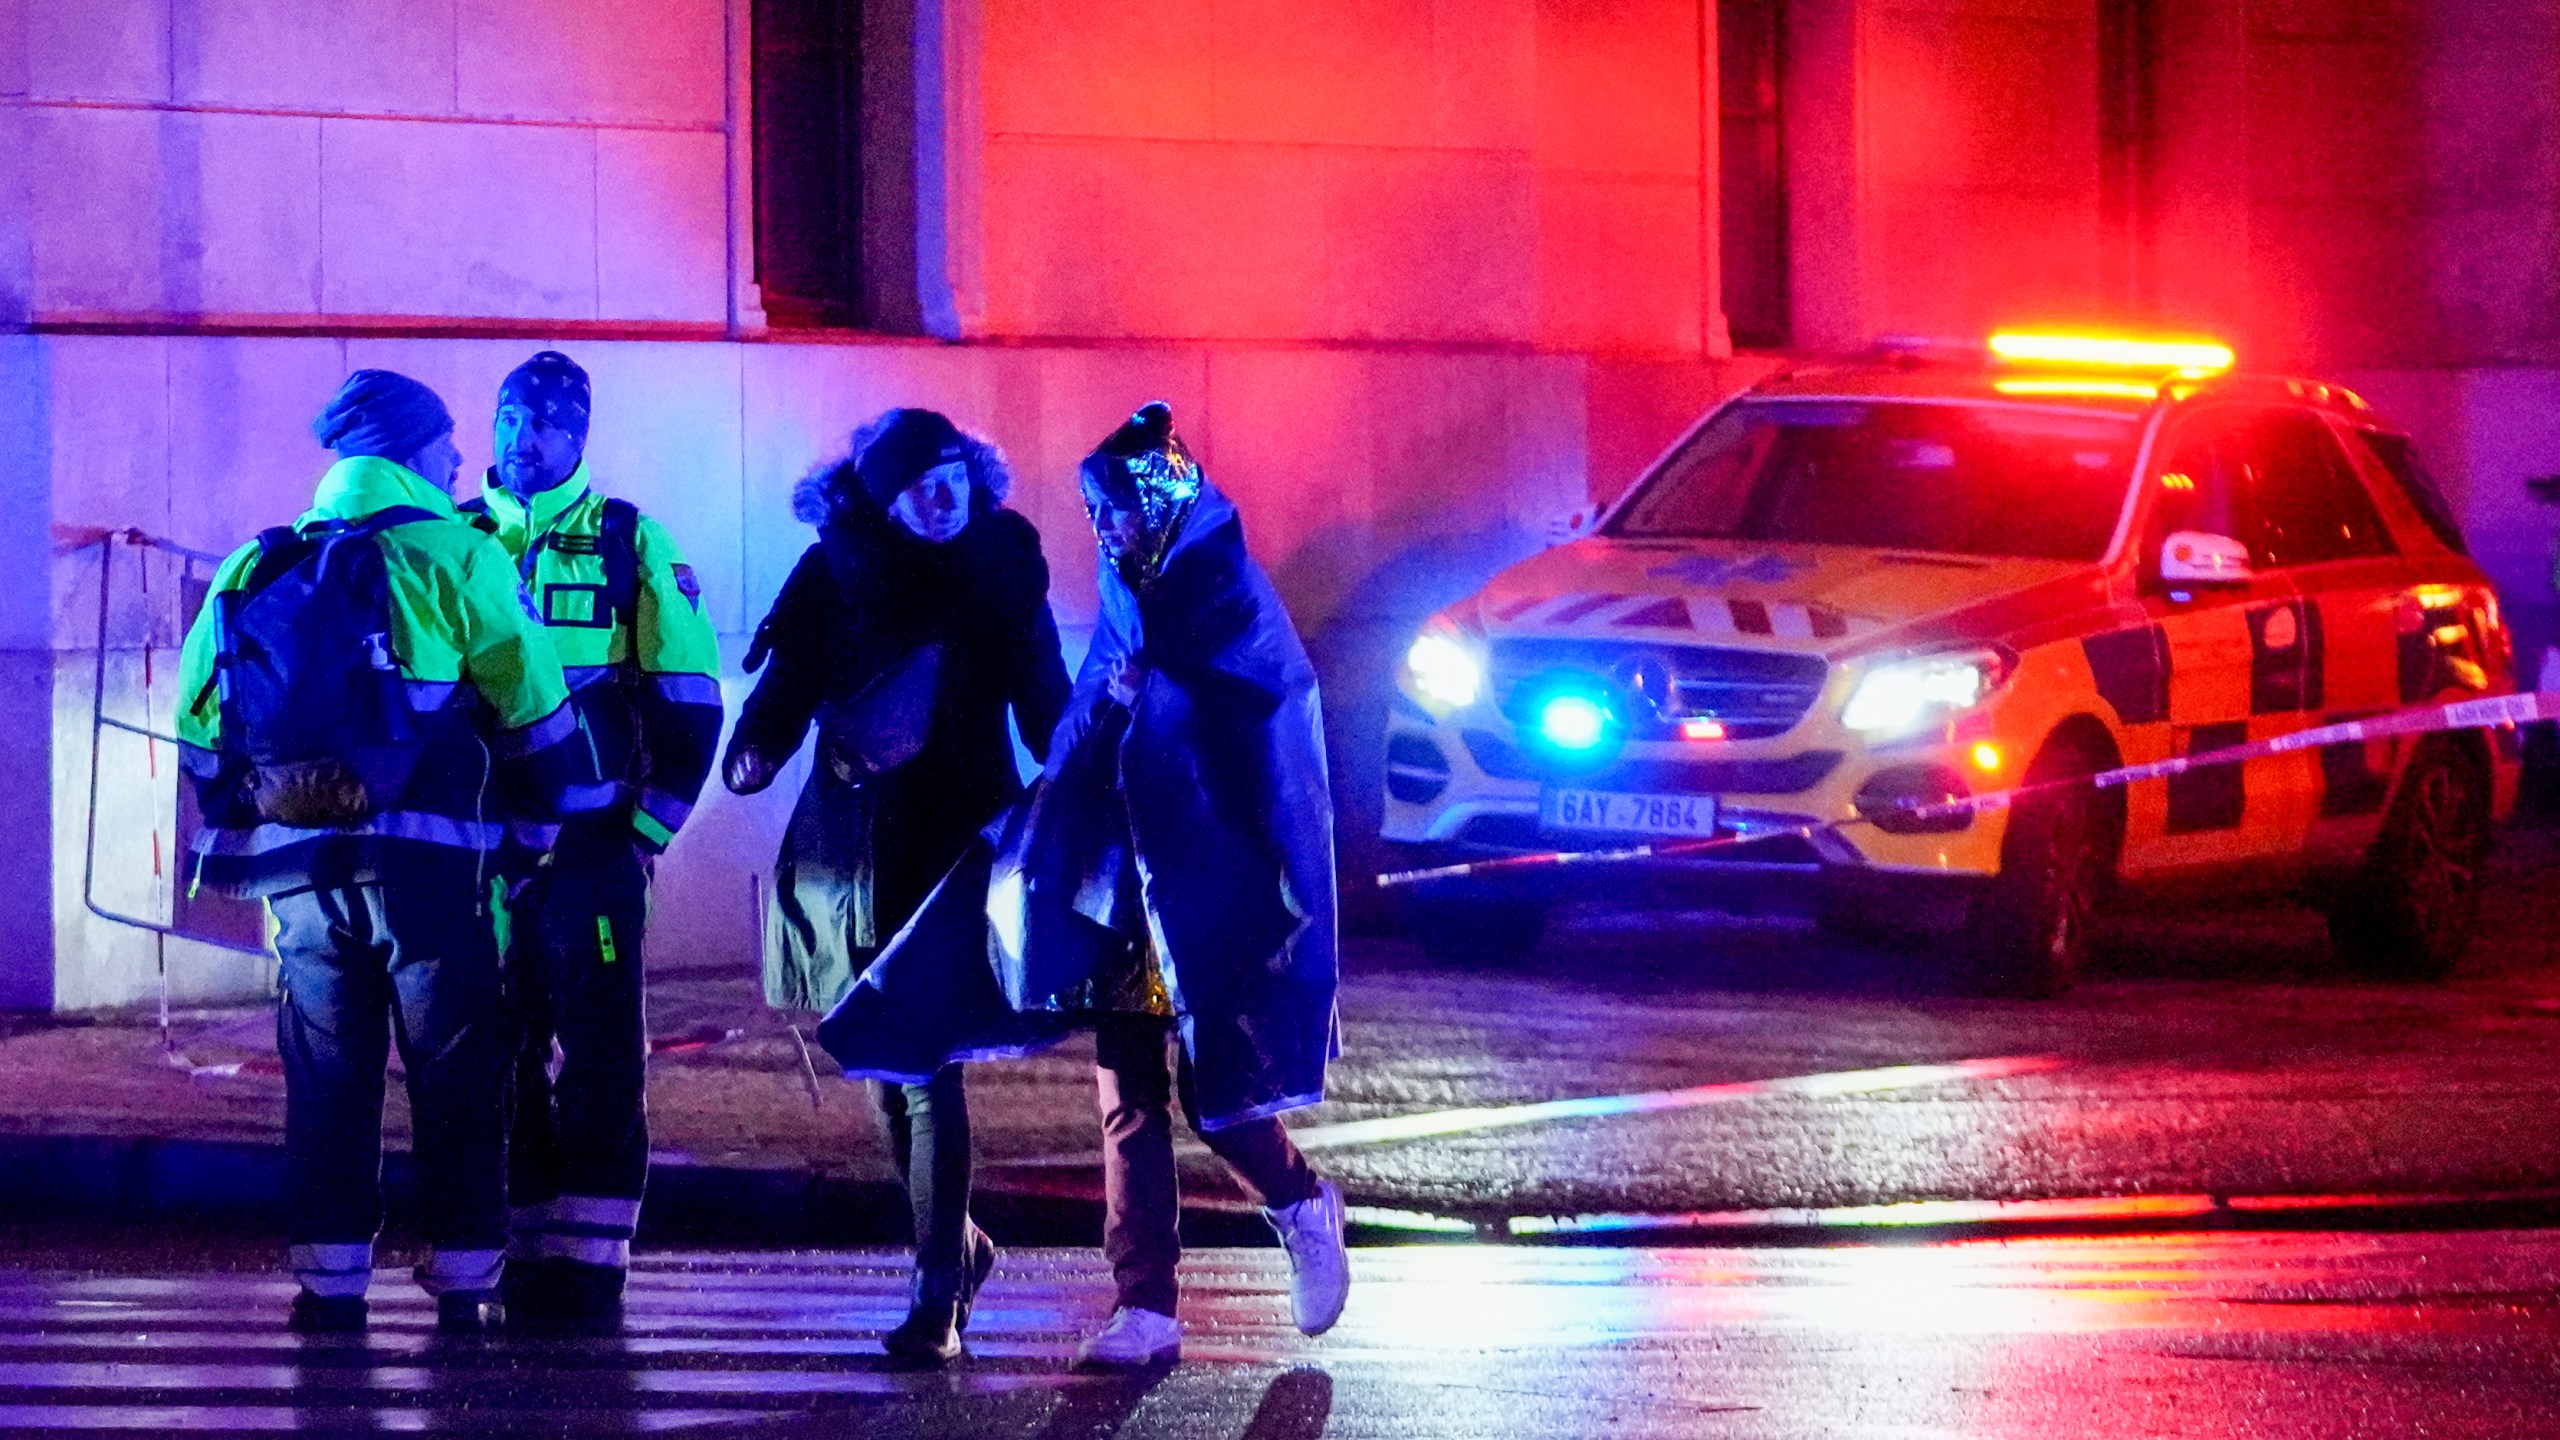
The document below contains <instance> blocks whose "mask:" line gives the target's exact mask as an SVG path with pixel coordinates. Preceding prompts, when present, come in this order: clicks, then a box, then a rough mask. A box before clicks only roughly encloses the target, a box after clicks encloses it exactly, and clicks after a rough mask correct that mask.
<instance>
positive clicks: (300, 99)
mask: <svg viewBox="0 0 2560 1440" xmlns="http://www.w3.org/2000/svg"><path fill="white" fill-rule="evenodd" d="M172 10H174V23H172V31H174V41H172V51H174V54H172V69H174V74H177V95H174V97H177V100H179V102H200V105H276V108H292V110H340V113H356V115H451V113H453V0H366V3H361V5H307V3H302V0H184V3H179V5H174V8H172Z"/></svg>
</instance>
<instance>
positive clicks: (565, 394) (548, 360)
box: [498, 350, 592, 442]
mask: <svg viewBox="0 0 2560 1440" xmlns="http://www.w3.org/2000/svg"><path fill="white" fill-rule="evenodd" d="M591 393H592V392H591V389H590V387H589V385H588V384H587V372H586V371H584V370H581V369H579V368H578V362H577V361H575V360H572V359H570V358H569V357H568V356H566V355H563V354H561V353H560V352H559V351H557V350H542V351H537V352H536V353H535V354H534V356H533V358H532V359H530V360H527V361H525V362H524V363H523V364H521V365H519V366H517V367H516V368H514V369H513V370H510V371H508V372H507V378H506V379H504V380H501V381H499V382H498V405H499V408H501V409H504V408H505V407H507V406H509V405H521V406H523V407H524V408H526V409H527V410H530V411H532V412H533V413H534V414H536V415H538V416H540V417H542V419H543V420H544V421H546V422H548V423H549V424H551V425H554V426H556V427H558V428H560V429H562V430H567V431H570V432H572V433H573V434H575V435H576V436H577V437H578V439H579V440H580V441H581V442H583V441H584V440H585V439H586V438H587V410H588V406H589V402H590V396H591Z"/></svg>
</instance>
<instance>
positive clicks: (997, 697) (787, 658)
mask: <svg viewBox="0 0 2560 1440" xmlns="http://www.w3.org/2000/svg"><path fill="white" fill-rule="evenodd" d="M976 503H977V504H978V505H979V506H980V507H982V508H981V509H980V512H979V514H978V515H977V516H976V517H975V518H974V519H972V520H971V521H970V522H969V525H968V528H967V529H965V530H963V531H961V533H960V535H959V536H958V538H956V539H953V540H951V541H949V542H948V543H946V544H941V545H934V544H929V543H927V542H925V541H922V540H918V539H916V538H915V537H914V536H912V535H910V534H909V533H908V532H907V531H906V530H905V529H904V528H902V527H900V526H898V525H897V524H896V523H895V522H893V521H891V520H889V519H888V518H887V517H885V516H883V515H881V514H880V513H879V512H878V511H876V510H872V509H870V508H868V507H866V506H863V505H861V504H859V503H855V504H851V505H844V506H840V507H838V508H837V509H836V510H835V511H834V512H833V513H831V514H829V515H828V517H827V518H826V520H825V522H824V523H822V524H821V525H820V527H819V532H818V543H816V544H814V545H812V546H810V547H809V549H808V551H807V552H806V553H805V554H803V555H802V556H801V557H800V563H799V564H798V565H797V566H796V567H794V568H793V570H792V572H791V576H790V578H789V579H788V580H786V581H784V582H783V586H782V593H781V594H780V596H778V597H777V598H776V599H775V601H774V605H773V611H772V613H771V614H769V615H767V616H766V617H765V620H764V623H763V624H762V625H760V626H758V627H757V630H756V639H755V643H754V645H753V647H752V648H751V650H750V653H749V660H750V664H749V668H750V669H753V668H755V662H756V661H757V660H758V659H760V658H761V657H762V655H763V653H765V652H769V653H770V656H771V663H770V666H769V667H768V668H766V669H765V671H764V674H763V677H762V678H761V679H760V680H758V681H757V683H756V688H755V693H754V694H752V695H750V696H749V697H748V698H747V703H746V706H745V708H744V709H743V710H742V711H741V712H740V714H739V716H738V729H737V734H736V737H735V738H733V740H732V742H731V743H732V746H733V747H734V746H735V745H737V744H740V743H745V744H751V745H753V746H755V747H756V748H757V749H758V750H760V751H762V752H764V753H765V754H766V755H768V756H770V757H772V759H773V761H774V763H776V764H777V765H778V764H780V763H781V761H782V760H784V759H785V758H787V757H789V756H790V755H791V753H792V752H793V751H795V750H797V749H798V748H799V747H800V743H801V741H802V739H803V738H805V737H806V736H807V734H808V732H809V728H810V726H811V724H812V722H813V721H816V720H819V719H820V718H822V716H823V713H824V711H825V709H826V707H828V706H831V705H837V704H842V703H843V702H845V701H847V700H849V699H851V698H852V697H853V696H854V695H855V694H857V693H858V692H859V691H860V690H861V689H862V687H863V686H864V685H866V684H868V683H870V682H871V681H872V680H873V679H874V678H875V677H877V676H879V675H880V674H881V673H882V672H883V671H884V670H886V669H888V668H889V667H890V666H892V665H894V664H896V663H897V662H898V661H900V660H902V659H904V658H906V657H907V656H908V655H910V654H912V653H914V652H915V651H916V650H917V649H918V648H920V647H922V646H924V645H927V644H932V643H936V642H939V643H940V644H941V645H942V646H943V658H942V666H941V679H940V688H939V690H938V692H937V697H936V702H935V707H934V716H933V722H932V728H931V730H930V731H929V732H928V734H927V737H926V740H925V744H924V748H923V749H922V750H921V751H920V752H919V753H917V755H916V756H915V757H914V758H913V759H911V760H909V761H908V762H907V763H905V764H904V765H901V766H899V767H898V768H896V769H894V770H891V771H889V772H888V773H886V774H884V775H880V776H876V777H873V778H872V779H870V780H868V781H865V782H863V783H860V784H848V783H846V782H845V781H843V780H840V779H838V778H837V777H836V775H835V773H834V771H833V770H832V769H831V768H830V767H829V766H828V765H827V763H826V760H825V757H824V756H823V755H821V756H819V757H818V761H817V763H816V764H814V765H813V766H812V767H811V769H810V774H809V781H808V784H807V785H806V786H804V787H803V788H802V790H801V792H800V801H799V804H798V805H797V806H796V807H795V808H794V809H793V810H792V813H791V823H790V827H789V828H788V829H787V830H785V831H784V832H783V837H782V851H781V854H780V856H779V857H778V858H777V859H776V860H775V863H774V884H773V893H772V897H771V899H770V900H769V901H768V902H767V904H766V907H765V923H764V984H765V999H766V1001H767V1002H768V1003H770V1004H772V1005H775V1006H778V1007H782V1008H786V1009H808V1010H825V1009H827V1008H829V1007H831V1006H833V1005H834V1004H835V1003H836V1002H837V1001H838V1000H839V999H841V998H842V997H843V995H844V993H845V991H846V990H847V989H848V988H850V987H851V985H852V984H853V979H854V977H855V976H857V975H859V974H861V973H862V971H863V968H864V967H865V966H866V965H868V964H869V963H870V960H871V956H872V954H873V953H874V952H875V951H877V950H878V949H879V947H880V946H881V945H882V944H883V943H885V942H886V941H887V940H888V939H889V937H891V936H892V935H895V934H896V933H897V931H898V929H899V927H901V926H903V925H904V924H905V923H906V921H907V918H908V917H909V916H910V915H911V914H913V913H914V911H915V909H916V907H917V906H918V905H919V904H921V903H922V902H923V900H924V898H925V896H926V895H927V894H928V893H930V892H931V890H932V888H933V885H934V882H935V881H936V880H938V879H940V878H941V876H942V873H943V872H944V871H945V870H948V869H949V868H950V867H951V864H952V862H953V861H954V860H956V859H958V858H959V856H960V854H961V852H962V851H963V850H965V849H966V848H967V846H968V844H969V841H970V839H971V837H972V836H974V835H975V834H976V833H977V831H978V830H979V828H980V827H982V826H984V825H985V824H987V822H988V821H990V820H991V819H993V818H995V817H996V816H997V815H999V814H1001V813H1002V812H1003V811H1004V810H1005V808H1006V807H1007V806H1008V805H1010V804H1011V803H1012V802H1013V800H1014V798H1015V796H1017V795H1019V794H1020V793H1021V790H1022V784H1021V780H1020V777H1019V774H1018V772H1017V771H1016V769H1015V765H1014V751H1013V742H1012V739H1011V737H1010V735H1009V734H1008V733H1007V731H1006V727H1005V712H1006V711H1007V709H1008V708H1010V709H1011V711H1012V712H1013V718H1014V722H1015V724H1016V725H1017V726H1018V727H1019V728H1020V730H1021V733H1022V738H1023V743H1024V744H1025V745H1026V746H1028V747H1029V749H1030V750H1031V753H1032V754H1033V755H1034V756H1035V757H1045V756H1046V755H1047V753H1048V745H1049V735H1050V732H1051V731H1052V730H1053V729H1054V728H1055V727H1056V725H1057V721H1058V715H1059V711H1060V709H1061V707H1062V706H1063V705H1064V704H1065V701H1066V697H1067V689H1068V687H1067V674H1066V665H1065V662H1064V660H1063V658H1062V657H1061V655H1060V653H1059V649H1058V627H1057V623H1056V621H1055V620H1054V619H1053V618H1052V616H1051V615H1050V613H1049V599H1048V596H1049V566H1048V562H1047V561H1046V560H1045V559H1044V558H1043V557H1042V555H1041V553H1040V535H1039V532H1038V531H1036V530H1034V529H1033V528H1032V526H1031V522H1030V521H1028V520H1025V519H1023V518H1022V517H1021V516H1020V515H1017V514H1015V513H1014V512H1013V511H1010V510H1005V509H1001V508H998V507H997V506H995V505H994V504H993V503H992V502H991V501H990V500H988V499H986V498H985V492H984V491H980V492H978V497H977V498H976Z"/></svg>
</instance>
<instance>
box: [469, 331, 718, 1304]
mask: <svg viewBox="0 0 2560 1440" xmlns="http://www.w3.org/2000/svg"><path fill="white" fill-rule="evenodd" d="M590 394H591V391H590V386H589V382H588V379H587V375H586V372H585V371H583V370H581V369H580V368H579V367H578V366H577V364H576V363H575V362H573V361H572V360H570V359H569V357H567V356H565V355H562V354H560V353H559V352H557V351H551V350H545V351H543V352H541V353H540V354H537V355H535V356H534V357H533V358H532V359H530V360H527V361H526V362H525V363H524V364H522V365H520V366H518V367H516V368H515V369H514V370H513V371H511V372H510V373H509V374H508V375H507V377H506V380H505V381H504V382H503V383H502V384H501V385H500V387H499V391H498V410H497V423H496V436H495V439H496V445H495V451H494V453H495V455H496V457H497V463H496V465H495V466H494V467H492V469H491V471H490V474H489V477H488V479H487V480H486V481H484V483H483V487H482V494H481V497H480V498H479V499H478V500H476V501H473V502H471V503H470V504H468V505H466V506H465V507H464V508H465V509H466V510H467V511H469V512H471V515H472V519H473V520H474V522H475V523H476V524H478V525H479V526H481V528H482V529H484V530H486V531H487V532H488V533H490V534H492V535H494V536H496V537H497V540H498V543H499V544H500V545H502V546H504V547H505V548H506V550H507V552H508V553H509V554H510V555H512V556H514V557H515V559H516V562H517V566H518V570H519V573H521V575H522V576H523V578H524V584H525V591H526V593H527V594H528V595H529V596H531V597H532V599H533V602H534V608H535V611H536V613H538V614H539V615H540V616H541V617H542V620H543V622H544V624H545V625H546V626H548V627H549V629H550V632H551V637H552V640H553V643H554V644H556V645H557V646H558V648H559V651H560V658H561V661H562V663H563V665H564V666H565V667H566V671H567V675H568V679H569V688H570V692H571V693H572V694H573V695H574V696H575V697H576V704H577V707H578V712H579V714H580V716H581V717H582V718H583V719H584V720H585V722H586V726H587V729H588V731H589V733H591V734H593V735H594V736H595V738H596V749H597V754H598V756H599V759H600V763H601V766H602V771H603V774H604V776H605V778H606V779H607V780H609V781H611V782H613V783H614V784H615V785H616V786H617V787H618V795H617V800H616V803H615V804H614V805H613V806H611V807H610V808H609V809H607V810H604V811H601V812H598V813H597V814H595V815H593V816H591V817H588V818H586V819H582V820H580V821H578V822H576V823H573V824H572V825H570V826H569V827H568V828H567V830H566V831H565V832H564V833H563V835H562V836H561V840H560V845H559V848H558V849H556V850H555V851H554V852H553V853H552V857H551V860H550V863H549V864H548V865H547V866H545V867H544V868H543V869H542V870H541V871H539V872H537V873H536V874H535V875H534V877H533V878H532V879H531V881H530V882H528V883H527V884H526V886H525V887H524V888H523V890H521V891H520V892H519V893H518V894H517V896H516V897H515V903H514V905H513V907H512V910H511V913H512V916H513V920H514V925H513V927H512V939H511V942H510V948H509V954H508V957H507V978H508V990H509V994H510V996H511V998H512V1001H513V1004H514V1008H515V1011H516V1016H517V1021H518V1025H519V1032H518V1043H519V1049H518V1052H517V1063H516V1076H515V1084H516V1092H515V1121H514V1130H513V1135H512V1144H511V1146H510V1149H509V1158H508V1172H509V1186H508V1189H509V1198H510V1199H511V1201H512V1202H513V1205H514V1215H513V1220H512V1224H511V1226H510V1234H509V1237H508V1252H509V1261H510V1263H509V1265H508V1270H507V1312H508V1323H509V1324H510V1325H511V1326H515V1327H517V1328H521V1329H527V1330H542V1329H549V1330H556V1331H565V1332H574V1333H590V1332H595V1331H602V1330H609V1329H611V1328H613V1327H614V1326H615V1325H616V1324H618V1322H619V1318H620V1310H621V1297H622V1284H623V1276H624V1272H625V1271H626V1270H627V1269H628V1267H629V1265H630V1263H631V1232H632V1228H633V1226H634V1225H636V1224H637V1223H638V1221H639V1215H640V1195H641V1189H642V1183H643V1181H644V1180H645V1179H646V1178H647V1175H648V1169H649V1136H648V1121H647V1113H646V1103H645V1088H646V1086H645V1080H646V1073H645V1072H646V1062H647V1059H648V1036H647V1034H646V1033H645V1031H644V1029H643V1024H642V975H641V946H642V938H643V937H642V930H643V927H644V926H645V925H646V923H647V919H648V892H649V868H650V863H651V861H650V857H652V856H655V855H656V854H657V853H658V852H659V851H661V850H663V849H665V848H666V846H667V842H668V841H669V840H671V839H673V838H674V836H675V833H676V831H677V829H679V828H680V827H681V826H682V825H683V824H684V821H685V817H686V816H687V815H688V814H690V813H691V811H692V809H693V804H694V801H695V799H696V798H697V797H698V796H699V795H700V794H701V791H702V783H703V780H704V779H705V777H707V776H708V775H709V774H710V772H711V764H712V757H713V753H714V751H715V750H716V748H717V747H718V745H719V742H720V721H721V704H720V682H719V678H718V675H719V664H720V658H719V651H718V648H717V645H716V642H715V641H714V639H713V636H712V631H711V623H710V621H709V620H708V619H707V618H705V616H704V615H703V613H702V588H701V586H700V585H699V584H698V583H697V582H696V581H695V579H694V575H693V570H692V567H690V566H688V565H686V564H685V563H684V557H683V556H682V555H681V554H680V553H678V551H677V549H676V546H675V542H674V541H673V540H671V539H669V538H668V536H667V532H666V531H665V530H664V529H662V528H660V527H659V525H658V524H657V522H656V521H654V520H650V519H648V518H646V517H644V516H642V515H640V514H639V512H638V511H637V510H636V509H634V508H633V507H632V506H631V504H630V503H629V502H628V501H623V500H615V499H607V498H606V497H604V496H602V495H599V494H597V493H596V492H595V491H594V489H592V488H591V487H590V485H589V482H588V478H587V467H586V463H585V450H586V439H587V423H588V415H589V411H590V405H591V401H590ZM555 1040H556V1041H557V1042H558V1047H559V1056H560V1059H559V1066H558V1069H557V1071H556V1072H555V1071H554V1070H553V1069H552V1065H551V1061H552V1053H553V1043H554V1041H555Z"/></svg>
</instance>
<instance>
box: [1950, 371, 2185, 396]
mask: <svg viewBox="0 0 2560 1440" xmlns="http://www.w3.org/2000/svg"><path fill="white" fill-rule="evenodd" d="M1991 388H1992V389H1994V390H1996V391H1998V392H2000V393H2001V394H2003V395H2017V396H2036V397H2047V396H2051V397H2060V398H2063V399H2092V400H2157V399H2159V398H2160V387H2159V386H2157V385H2153V384H2148V383H2145V382H2143V381H2140V380H2082V379H2077V378H2063V377H2046V376H2032V377H2027V378H2021V379H2007V380H1994V381H1992V382H1991Z"/></svg>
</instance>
